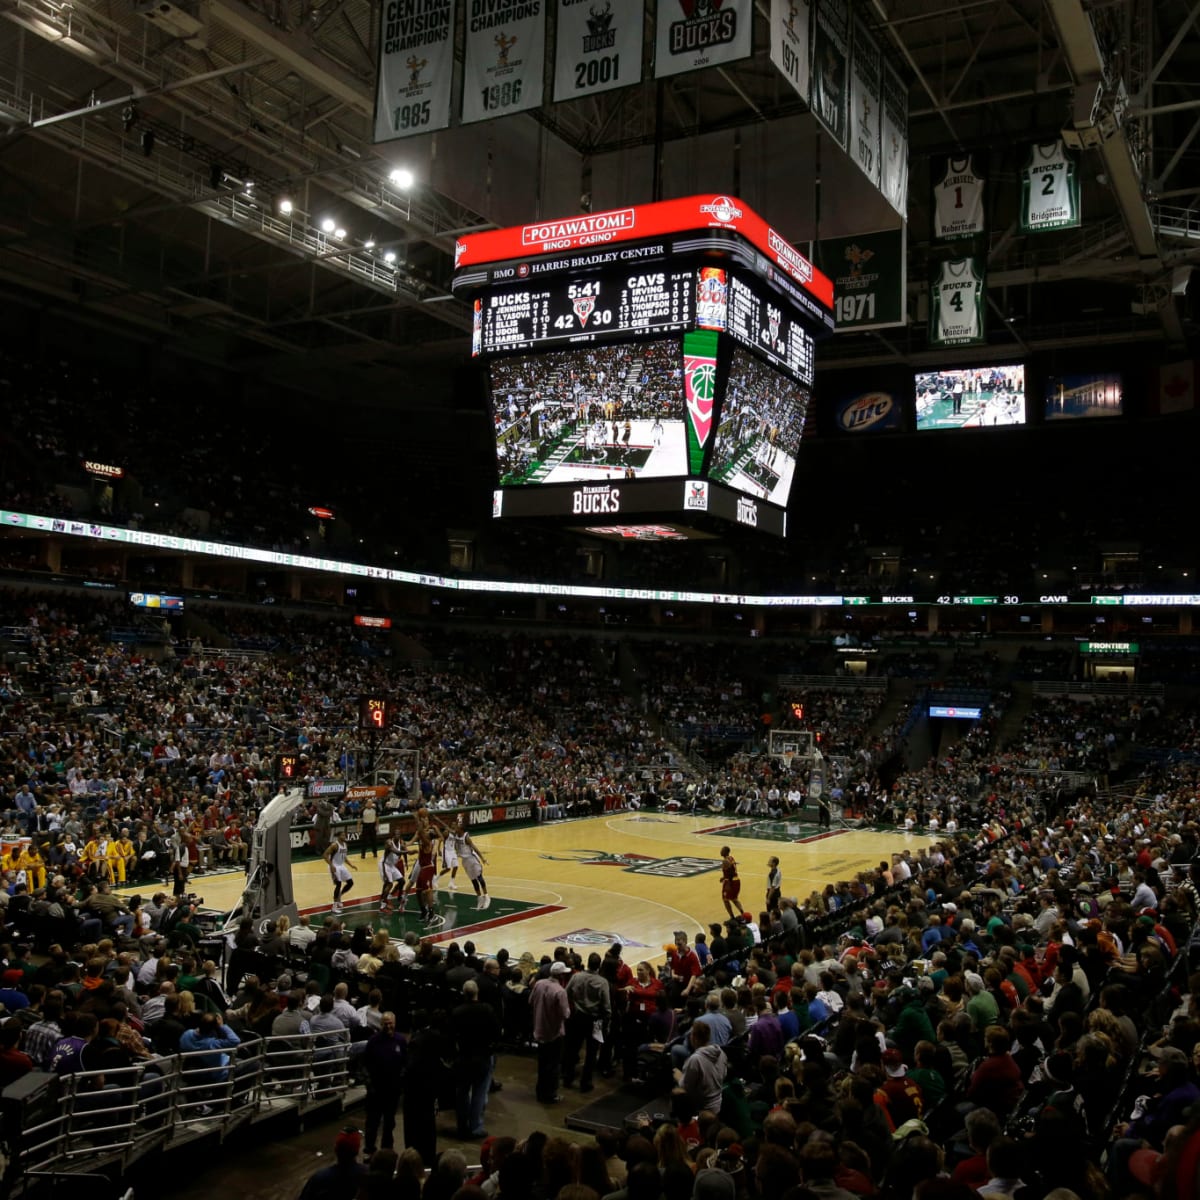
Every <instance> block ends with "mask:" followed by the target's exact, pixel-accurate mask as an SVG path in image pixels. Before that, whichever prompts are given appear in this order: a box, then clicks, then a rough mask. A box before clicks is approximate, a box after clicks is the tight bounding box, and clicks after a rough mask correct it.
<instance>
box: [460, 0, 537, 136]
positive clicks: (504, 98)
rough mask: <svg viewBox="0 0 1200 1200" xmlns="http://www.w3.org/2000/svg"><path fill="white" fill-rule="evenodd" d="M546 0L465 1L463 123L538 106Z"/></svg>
mask: <svg viewBox="0 0 1200 1200" xmlns="http://www.w3.org/2000/svg"><path fill="white" fill-rule="evenodd" d="M546 3H547V0H467V40H466V51H465V54H464V56H463V57H464V65H463V102H462V121H463V124H464V125H469V124H471V123H472V122H473V121H490V120H491V119H492V118H493V117H506V116H508V115H509V114H510V113H519V112H524V111H525V110H526V109H529V108H540V107H541V104H542V89H543V83H544V78H543V77H544V73H545V63H546Z"/></svg>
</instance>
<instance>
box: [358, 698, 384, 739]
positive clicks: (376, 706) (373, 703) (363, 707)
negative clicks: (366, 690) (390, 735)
mask: <svg viewBox="0 0 1200 1200" xmlns="http://www.w3.org/2000/svg"><path fill="white" fill-rule="evenodd" d="M391 720H392V705H391V702H390V701H389V700H386V699H385V698H384V697H382V696H360V697H359V700H358V727H359V729H363V730H373V731H374V732H376V733H382V732H383V731H384V730H385V729H386V728H387V727H388V726H389V725H390V724H391Z"/></svg>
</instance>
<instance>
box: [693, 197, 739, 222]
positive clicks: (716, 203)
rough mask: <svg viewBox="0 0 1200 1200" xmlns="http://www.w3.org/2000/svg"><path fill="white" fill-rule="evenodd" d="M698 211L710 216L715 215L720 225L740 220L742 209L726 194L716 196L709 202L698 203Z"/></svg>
mask: <svg viewBox="0 0 1200 1200" xmlns="http://www.w3.org/2000/svg"><path fill="white" fill-rule="evenodd" d="M700 211H701V212H702V213H706V214H707V215H708V216H710V217H716V218H717V220H718V221H720V222H721V224H722V225H728V224H729V222H730V221H736V220H740V219H741V216H742V210H741V209H740V208H738V206H737V205H736V204H734V202H733V201H732V200H731V199H730V198H729V197H728V196H717V197H715V198H714V199H713V200H712V201H711V202H710V203H709V204H702V205H700Z"/></svg>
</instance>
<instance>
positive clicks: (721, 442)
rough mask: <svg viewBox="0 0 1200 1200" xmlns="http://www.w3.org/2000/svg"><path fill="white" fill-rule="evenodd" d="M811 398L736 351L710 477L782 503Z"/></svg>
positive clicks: (788, 487) (789, 490) (728, 379)
mask: <svg viewBox="0 0 1200 1200" xmlns="http://www.w3.org/2000/svg"><path fill="white" fill-rule="evenodd" d="M809 399H810V393H809V391H808V389H807V388H804V387H801V386H800V385H798V384H796V383H794V382H793V381H792V380H791V379H789V378H788V376H786V375H785V374H783V373H782V372H781V371H777V370H775V369H773V368H772V367H771V366H769V365H768V364H767V363H765V362H763V361H762V360H761V359H758V358H755V357H754V356H753V355H751V354H748V353H747V352H746V351H745V350H743V349H742V348H741V347H740V346H738V347H737V348H736V349H735V350H734V352H733V360H732V362H731V363H730V366H729V374H728V376H727V378H726V382H725V400H724V402H723V404H722V406H721V423H720V425H719V427H718V428H717V439H716V444H715V445H714V447H713V457H712V465H711V466H710V467H709V471H708V475H709V478H710V479H715V480H716V481H717V482H719V483H726V484H728V485H729V486H730V487H733V488H737V490H738V491H739V492H745V493H746V494H747V495H748V496H757V497H759V498H760V499H762V500H767V501H769V502H770V503H771V504H780V505H783V504H786V503H787V498H788V495H789V493H790V492H791V489H792V479H793V477H794V476H795V473H796V459H797V456H798V454H799V452H800V438H801V437H802V436H803V434H804V420H805V417H806V416H807V413H808V405H809Z"/></svg>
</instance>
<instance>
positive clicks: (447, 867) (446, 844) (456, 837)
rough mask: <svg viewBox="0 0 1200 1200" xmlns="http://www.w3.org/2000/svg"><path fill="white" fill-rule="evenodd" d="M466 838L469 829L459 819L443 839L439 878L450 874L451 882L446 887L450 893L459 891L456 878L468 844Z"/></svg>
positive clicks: (460, 818)
mask: <svg viewBox="0 0 1200 1200" xmlns="http://www.w3.org/2000/svg"><path fill="white" fill-rule="evenodd" d="M466 836H467V827H466V825H465V824H464V822H463V819H462V817H459V818H458V820H457V821H456V822H455V823H454V828H453V829H450V830H447V832H446V836H445V837H444V838H443V839H442V869H441V870H440V871H439V872H438V878H439V879H440V878H441V877H442V876H443V875H445V874H446V872H447V871H449V872H450V882H449V883H448V884H447V885H446V890H447V891H450V892H453V891H457V890H458V884H457V883H455V876H456V875H457V874H458V863H459V859H461V858H462V848H463V846H464V844H465V842H466Z"/></svg>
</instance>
